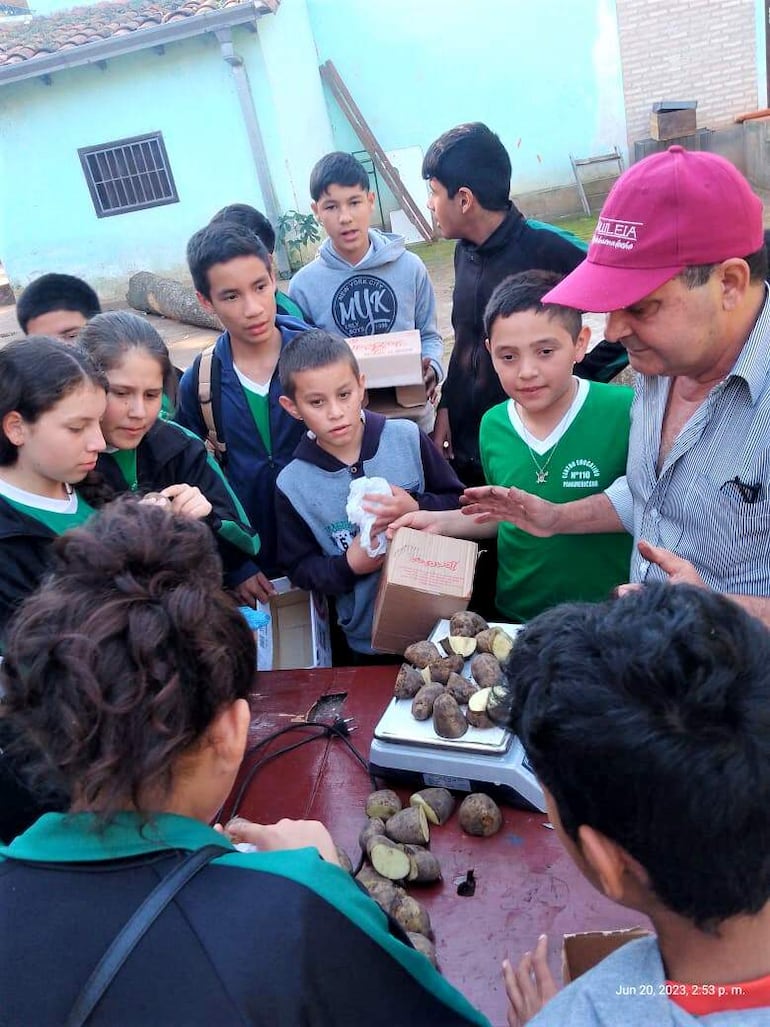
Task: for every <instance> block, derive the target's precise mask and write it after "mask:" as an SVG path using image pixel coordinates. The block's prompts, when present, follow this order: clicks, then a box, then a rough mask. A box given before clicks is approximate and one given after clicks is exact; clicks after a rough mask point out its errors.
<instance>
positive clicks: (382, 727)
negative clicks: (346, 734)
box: [369, 621, 545, 813]
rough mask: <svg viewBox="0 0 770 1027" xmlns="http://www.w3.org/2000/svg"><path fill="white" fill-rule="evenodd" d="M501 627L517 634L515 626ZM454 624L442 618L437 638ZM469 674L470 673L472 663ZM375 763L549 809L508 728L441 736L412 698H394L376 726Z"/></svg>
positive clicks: (379, 771)
mask: <svg viewBox="0 0 770 1027" xmlns="http://www.w3.org/2000/svg"><path fill="white" fill-rule="evenodd" d="M490 626H491V627H494V626H495V625H490ZM500 626H501V627H503V628H505V629H506V630H508V631H509V633H511V634H513V633H514V632H513V631H511V627H512V626H511V625H508V624H505V625H500ZM448 627H449V622H448V621H440V622H439V624H438V625H437V627H436V628H435V629H434V631H433V633H432V634H431V640H433V641H435V640H436V639H437V638H444V637H445V636H446V635H447V634H448ZM463 674H464V676H465V677H469V676H470V669H469V663H466V666H465V669H464V670H463ZM369 763H370V766H371V770H372V772H373V773H374V774H375V775H376V776H378V777H391V778H400V779H402V780H404V781H410V782H414V781H419V782H420V783H421V784H423V785H426V786H429V787H443V788H449V789H451V790H453V791H461V792H475V791H493V792H497V793H498V795H499V796H500V797H501V798H503V799H504V800H505V801H507V802H509V803H511V804H512V805H515V806H520V807H521V806H523V807H524V808H526V809H535V810H539V811H540V812H543V813H544V812H545V801H544V799H543V792H542V789H541V788H540V785H539V784H538V781H537V778H536V777H535V775H534V773H533V771H532V767H531V766H530V763H529V761H528V760H527V756H526V753H525V752H524V747H523V746H522V744H521V742H520V741H519V739H518V738H517V737H516V736H515V735H514V734H512V733H511V732H510V731H509V730H508V729H507V728H503V727H494V728H485V729H481V728H474V727H469V728H468V730H467V731H466V733H465V734H464V735H463V736H462V738H441V737H440V736H439V735H437V734H436V732H435V731H434V730H433V721H432V720H431V719H428V720H415V719H414V717H413V716H412V702H411V700H410V699H391V701H390V703H389V704H388V706H387V707H386V709H385V712H384V714H383V715H382V717H381V718H380V721H379V723H378V724H377V726H376V727H375V729H374V738H373V739H372V745H371V749H370V753H369Z"/></svg>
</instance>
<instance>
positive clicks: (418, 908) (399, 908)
mask: <svg viewBox="0 0 770 1027" xmlns="http://www.w3.org/2000/svg"><path fill="white" fill-rule="evenodd" d="M390 915H391V916H392V917H393V919H394V920H397V921H398V923H400V924H401V926H402V927H403V928H404V930H405V931H406V932H407V934H412V933H413V934H424V935H425V937H426V938H432V937H433V931H432V930H431V926H430V917H429V916H428V911H427V909H425V907H424V906H422V905H421V904H420V903H419V902H418V901H417V899H414V898H412V896H411V895H407V894H406V892H402V893H401V894H399V895H397V896H396V898H395V900H394V902H393V905H392V906H391V907H390Z"/></svg>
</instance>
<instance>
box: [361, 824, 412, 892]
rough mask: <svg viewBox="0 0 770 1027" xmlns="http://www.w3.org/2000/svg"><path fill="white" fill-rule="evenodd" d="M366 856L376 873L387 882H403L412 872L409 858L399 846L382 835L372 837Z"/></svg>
mask: <svg viewBox="0 0 770 1027" xmlns="http://www.w3.org/2000/svg"><path fill="white" fill-rule="evenodd" d="M366 854H367V856H368V857H369V862H370V863H371V864H372V866H373V867H374V869H375V870H376V871H377V873H378V874H381V875H382V876H383V877H387V878H388V880H389V881H404V880H405V879H406V878H407V877H409V874H410V873H411V872H412V861H411V860H410V859H409V856H407V854H406V853H405V852H404V850H403V848H402V847H401V846H400V845H398V844H397V843H396V842H394V841H391V839H390V838H387V837H386V836H385V835H384V834H380V835H374V837H373V838H372V840H371V841H370V842H369V844H368V846H367V853H366Z"/></svg>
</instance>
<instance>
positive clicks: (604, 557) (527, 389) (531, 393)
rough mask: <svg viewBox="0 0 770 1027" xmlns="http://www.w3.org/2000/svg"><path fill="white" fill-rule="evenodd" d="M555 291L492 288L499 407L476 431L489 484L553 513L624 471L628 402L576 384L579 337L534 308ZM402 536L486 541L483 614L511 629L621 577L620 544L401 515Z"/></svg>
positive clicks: (546, 308)
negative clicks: (491, 599) (405, 531)
mask: <svg viewBox="0 0 770 1027" xmlns="http://www.w3.org/2000/svg"><path fill="white" fill-rule="evenodd" d="M558 281H559V276H558V275H555V274H553V273H552V272H548V271H527V272H524V273H522V274H518V275H511V276H510V277H509V278H506V279H504V280H503V281H502V282H501V283H500V285H498V287H497V288H496V289H495V291H494V292H493V293H492V297H491V298H490V301H489V304H488V305H487V309H486V311H485V313H484V325H485V333H486V335H487V342H486V347H487V351H488V352H489V355H490V358H491V364H492V367H493V368H494V371H495V372H496V374H497V375H498V378H499V380H500V386H501V388H502V390H503V392H504V394H505V395H506V396H507V397H508V398H507V399H506V400H505V401H504V402H502V403H499V404H497V405H496V406H494V407H492V408H491V409H490V410H488V411H487V412H486V413H485V414H484V416H483V418H482V420H481V426H480V429H479V444H480V459H481V463H482V467H483V472H484V477H485V479H486V482H487V483H488V484H490V485H499V486H501V487H503V488H506V489H507V488H510V487H511V486H512V485H516V486H518V487H519V488H527V489H529V490H531V491H535V492H537V494H538V495H540V496H542V497H543V498H547V499H549V500H551V502H554V503H566V502H569V501H570V500H572V499H574V498H575V497H576V496H581V497H582V496H588V495H593V494H594V493H597V492H601V491H602V490H603V489H605V488H606V487H607V485H608V484H610V483H611V482H613V481H614V480H615V478H616V477H617V476H618V475H619V474H623V473H624V469H625V466H626V458H627V455H628V436H629V430H630V408H631V400H632V398H633V392H632V390H631V389H630V388H628V387H627V386H622V385H602V384H598V383H596V382H587V381H585V380H583V379H580V378H576V377H575V375H574V374H573V370H574V367H575V363H576V362H577V361H579V360H580V359H581V358H582V356H583V354H584V353H585V348H586V345H587V343H588V334H589V329H588V328H584V327H583V325H582V320H581V317H580V314H579V313H578V312H577V311H576V310H572V309H571V308H570V307H561V306H557V305H555V304H550V303H543V297H544V296H545V294H546V293H547V292H548V291H549V290H550V289H552V288H553V286H554V285H555V284H556V283H557V282H558ZM403 523H409V524H410V526H411V527H414V528H425V529H428V530H431V531H436V532H439V533H441V534H446V535H457V536H460V537H473V538H485V537H495V536H496V537H497V548H498V559H497V585H496V599H495V605H496V609H497V614H498V615H499V617H500V618H501V619H503V620H506V621H512V622H514V623H518V622H521V621H526V620H529V619H530V618H532V617H534V616H536V614H538V613H540V612H541V611H542V610H544V609H547V608H548V607H549V606H554V605H555V604H556V603H560V602H564V601H566V600H576V599H586V600H599V599H603V598H605V597H606V596H607V595H608V594H609V592H610V591H611V590H612V589H613V588H614V587H615V586H617V585H619V584H621V583H622V582H624V581H626V580H627V579H628V567H629V563H630V558H631V537H630V536H629V535H626V534H624V533H612V534H603V535H587V536H583V535H554V536H553V537H551V538H536V537H535V536H534V535H530V534H528V533H527V532H524V531H521V530H520V529H519V528H516V527H514V526H513V525H511V524H507V523H501V524H499V525H498V524H495V523H489V522H485V523H481V524H478V523H475V522H473V520H472V519H471V518H470V517H466V516H464V515H463V514H462V512H461V511H455V512H450V513H439V514H435V515H432V516H431V515H429V514H412V515H410V516H409V517H407V518H404V520H403Z"/></svg>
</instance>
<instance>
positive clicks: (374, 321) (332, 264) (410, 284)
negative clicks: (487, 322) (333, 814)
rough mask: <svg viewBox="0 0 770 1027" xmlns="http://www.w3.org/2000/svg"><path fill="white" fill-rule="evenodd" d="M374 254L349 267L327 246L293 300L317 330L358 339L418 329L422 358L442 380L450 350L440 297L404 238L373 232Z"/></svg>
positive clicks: (300, 275) (296, 286) (293, 287)
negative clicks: (439, 315)
mask: <svg viewBox="0 0 770 1027" xmlns="http://www.w3.org/2000/svg"><path fill="white" fill-rule="evenodd" d="M369 242H370V243H371V246H370V249H369V252H368V253H367V254H366V256H365V257H364V258H363V260H361V261H359V263H358V264H355V265H353V264H349V263H348V262H347V261H346V260H345V259H344V258H343V257H341V256H340V255H339V254H338V253H337V251H336V250H335V249H334V247H333V246H332V243H331V239H326V240H324V242H323V244H322V246H321V248H320V250H319V251H318V256H317V257H316V259H315V260H313V261H311V263H310V264H307V265H306V266H305V267H303V268H302V269H301V270H300V271H298V272H297V274H296V275H295V276H294V277H293V278H292V280H291V284H290V285H289V295H290V296H291V298H292V299H293V300H294V302H295V303H297V304H299V306H300V307H301V308H302V310H304V311H305V313H306V314H307V316H308V317H309V319H310V320H311V321H312V322H313V324H315V325H317V326H318V327H319V328H324V329H325V330H326V331H327V332H334V333H335V334H336V335H343V336H345V337H346V338H353V337H355V336H358V335H377V334H379V333H382V332H403V331H407V330H409V329H411V328H417V329H418V330H419V332H420V338H421V339H422V355H423V357H429V358H430V361H431V363H432V364H433V366H434V368H435V370H436V375H437V376H438V380H439V381H441V379H442V378H443V376H444V372H443V369H442V365H441V361H442V358H443V355H444V344H443V342H442V340H441V336H440V335H439V334H438V331H437V329H436V297H435V296H434V294H433V286H432V285H431V283H430V278H429V277H428V272H427V270H426V268H425V265H424V264H423V262H422V261H421V260H420V258H419V257H416V256H415V255H414V253H410V252H409V251H408V250H407V249H406V247H405V245H404V240H403V238H402V237H401V236H400V235H393V234H391V233H390V232H380V231H377V230H376V229H374V228H370V229H369Z"/></svg>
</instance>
